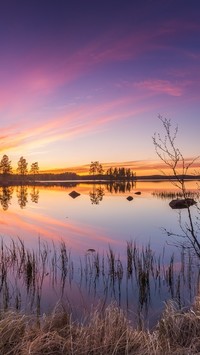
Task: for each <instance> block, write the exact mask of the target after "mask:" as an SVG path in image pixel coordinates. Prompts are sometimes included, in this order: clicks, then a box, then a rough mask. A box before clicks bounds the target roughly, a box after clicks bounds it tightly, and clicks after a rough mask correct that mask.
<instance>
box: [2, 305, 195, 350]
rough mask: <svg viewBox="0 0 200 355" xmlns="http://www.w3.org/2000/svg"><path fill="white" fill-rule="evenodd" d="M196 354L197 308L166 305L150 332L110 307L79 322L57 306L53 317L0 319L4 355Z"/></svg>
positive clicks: (8, 315)
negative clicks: (179, 308) (138, 326)
mask: <svg viewBox="0 0 200 355" xmlns="http://www.w3.org/2000/svg"><path fill="white" fill-rule="evenodd" d="M198 353H200V306H199V300H198V299H197V300H196V302H195V304H194V306H193V307H192V308H191V309H188V310H186V311H184V310H182V311H180V310H178V308H177V307H176V305H175V304H174V303H170V302H169V303H168V304H167V305H166V308H165V311H164V312H163V315H162V317H161V319H160V321H159V322H158V324H157V326H156V327H155V329H154V330H152V331H151V332H150V331H149V330H139V329H137V328H134V327H133V326H132V325H131V323H130V322H129V321H128V320H127V318H126V317H125V315H124V313H123V311H122V310H120V309H119V308H118V307H116V306H114V305H110V306H108V307H107V308H106V309H105V311H104V312H101V311H100V310H98V309H97V310H96V311H94V312H93V313H92V314H91V315H90V316H88V318H87V319H85V320H84V321H83V322H74V321H72V318H71V316H69V314H68V313H67V312H66V311H65V310H64V309H62V308H60V307H57V309H55V311H54V312H53V313H52V314H51V315H48V316H47V315H43V317H41V318H40V319H38V318H37V317H35V316H31V315H30V316H25V315H22V314H20V313H16V312H11V311H8V312H2V313H1V314H0V354H2V355H16V354H19V355H28V354H30V355H47V354H48V355H53V354H55V355H61V354H62V355H65V354H66V355H68V354H69V355H92V354H93V355H95V354H96V355H100V354H104V355H105V354H107V355H111V354H112V355H114V354H115V355H123V354H127V355H128V354H138V355H139V354H142V355H145V354H152V355H153V354H155V355H159V354H162V355H164V354H166V355H167V354H174V355H175V354H180V355H182V354H183V355H184V354H185V355H186V354H198Z"/></svg>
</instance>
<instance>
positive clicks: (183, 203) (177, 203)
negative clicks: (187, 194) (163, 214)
mask: <svg viewBox="0 0 200 355" xmlns="http://www.w3.org/2000/svg"><path fill="white" fill-rule="evenodd" d="M195 204H196V201H195V200H194V199H193V198H184V199H178V198H177V199H176V200H172V201H171V202H170V203H169V205H170V207H171V208H173V209H180V208H188V207H190V206H193V205H195Z"/></svg>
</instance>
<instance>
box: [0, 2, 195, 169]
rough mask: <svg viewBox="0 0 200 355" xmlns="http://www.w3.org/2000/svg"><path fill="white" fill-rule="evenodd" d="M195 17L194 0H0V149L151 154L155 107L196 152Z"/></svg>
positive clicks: (60, 154) (128, 157) (65, 160)
mask: <svg viewBox="0 0 200 355" xmlns="http://www.w3.org/2000/svg"><path fill="white" fill-rule="evenodd" d="M199 19H200V1H199V0H190V1H189V0H188V1H184V0H146V1H144V0H140V1H139V0H138V1H137V0H132V1H131V0H129V1H128V0H125V1H118V0H115V1H113V0H109V1H108V0H107V1H105V0H93V1H88V0H79V1H78V0H73V1H71V0H69V1H67V0H56V1H55V0H29V1H27V0H26V1H21V0H18V1H14V0H6V1H1V2H0V125H1V133H0V136H1V140H0V150H1V156H2V155H3V154H7V155H8V156H9V158H10V159H11V160H12V164H13V166H14V167H16V165H17V161H18V160H19V158H20V156H22V155H23V156H24V157H25V158H26V159H27V161H28V162H29V163H30V164H31V163H32V162H34V161H38V163H39V166H40V168H41V169H49V168H65V167H72V166H78V165H82V164H87V163H90V162H91V161H93V160H99V161H100V162H102V163H103V162H105V163H109V162H123V161H139V162H140V163H141V161H146V160H148V161H154V160H155V159H156V155H155V152H154V147H153V143H152V135H153V133H154V132H155V131H160V132H161V131H162V127H161V124H160V122H159V120H158V118H157V116H158V114H161V115H163V116H164V117H167V118H171V119H172V121H173V122H174V124H176V123H177V124H178V126H179V136H178V144H179V146H180V148H181V149H182V151H183V153H184V155H185V156H186V157H188V158H189V157H192V156H196V155H198V154H200V143H199V134H200V20H199ZM1 156H0V157H1Z"/></svg>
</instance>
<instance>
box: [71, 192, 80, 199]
mask: <svg viewBox="0 0 200 355" xmlns="http://www.w3.org/2000/svg"><path fill="white" fill-rule="evenodd" d="M69 196H71V197H72V198H76V197H78V196H80V194H79V193H78V192H76V191H72V192H70V193H69Z"/></svg>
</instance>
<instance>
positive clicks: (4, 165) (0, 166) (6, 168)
mask: <svg viewBox="0 0 200 355" xmlns="http://www.w3.org/2000/svg"><path fill="white" fill-rule="evenodd" d="M0 171H1V173H2V174H3V175H8V174H11V173H12V167H11V161H10V160H9V158H8V156H7V155H4V156H3V158H2V159H1V162H0Z"/></svg>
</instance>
